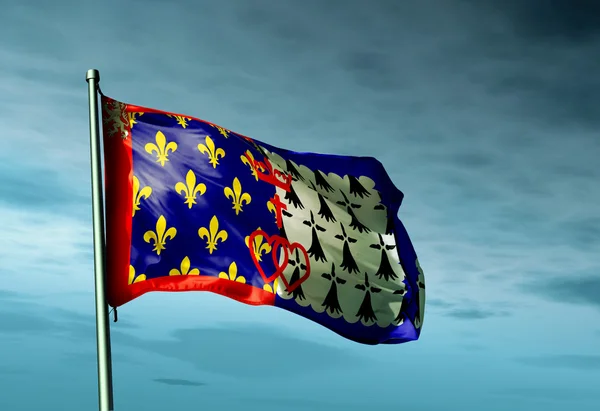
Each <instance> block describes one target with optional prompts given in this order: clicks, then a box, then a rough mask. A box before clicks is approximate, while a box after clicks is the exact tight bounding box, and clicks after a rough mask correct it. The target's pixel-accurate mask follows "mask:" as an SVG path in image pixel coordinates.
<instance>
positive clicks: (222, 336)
mask: <svg viewBox="0 0 600 411" xmlns="http://www.w3.org/2000/svg"><path fill="white" fill-rule="evenodd" d="M133 330H135V327H131V326H130V325H128V323H123V322H121V321H119V322H117V323H111V339H112V341H113V344H112V347H113V348H112V350H113V358H114V361H115V362H132V363H137V362H139V358H140V355H141V356H145V358H147V357H148V356H149V355H150V356H152V355H159V356H161V357H163V358H170V359H175V360H178V361H181V362H185V363H188V364H191V365H192V366H194V367H195V368H197V369H198V370H201V371H203V372H208V373H213V374H217V375H223V376H233V377H238V378H274V377H278V376H295V377H297V376H301V375H303V374H313V373H316V372H320V371H327V370H332V369H336V370H337V369H344V368H347V367H350V368H352V367H357V366H360V365H363V364H365V363H366V361H367V357H363V356H362V355H359V354H356V353H355V352H351V351H346V350H344V349H341V348H339V347H337V348H336V347H331V346H328V345H324V344H320V343H317V342H313V341H308V340H302V339H299V338H296V337H294V336H292V335H290V334H287V333H285V332H284V331H280V330H278V329H277V328H275V327H270V326H266V325H264V324H246V323H226V324H221V325H220V326H214V327H211V326H207V327H203V328H194V329H177V330H175V331H173V332H172V333H171V335H170V338H169V339H156V338H148V337H144V338H142V337H136V336H135V335H134V334H133V332H132V331H133ZM0 334H8V335H20V336H22V335H32V334H33V335H37V336H42V335H43V336H44V337H45V338H55V339H60V340H63V339H65V338H66V339H67V340H68V341H70V342H71V343H74V344H76V346H77V347H81V346H84V345H83V342H86V343H85V346H87V347H89V351H85V350H83V351H82V350H81V349H80V348H79V349H77V350H73V349H70V351H68V353H67V354H65V359H66V360H67V361H69V362H71V363H73V362H78V361H79V360H81V359H85V361H90V362H91V361H95V351H93V349H92V347H95V345H94V342H95V317H94V315H92V314H87V313H86V314H81V313H79V312H76V311H72V310H67V309H63V308H58V307H53V306H47V305H44V304H37V303H35V302H26V301H24V302H16V301H13V302H10V304H1V305H0ZM194 347H196V348H194ZM140 353H143V354H140ZM215 353H223V354H222V355H215ZM271 364H279V365H277V366H271Z"/></svg>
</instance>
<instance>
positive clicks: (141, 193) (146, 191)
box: [131, 176, 152, 217]
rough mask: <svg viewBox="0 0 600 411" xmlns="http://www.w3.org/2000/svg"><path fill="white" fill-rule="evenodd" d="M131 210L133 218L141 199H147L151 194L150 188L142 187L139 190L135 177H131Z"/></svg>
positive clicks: (138, 182)
mask: <svg viewBox="0 0 600 411" xmlns="http://www.w3.org/2000/svg"><path fill="white" fill-rule="evenodd" d="M132 186H133V210H132V212H131V216H132V217H133V216H135V212H136V211H138V210H139V209H140V201H142V198H145V199H147V198H148V197H150V194H152V187H149V186H144V187H143V188H142V189H141V190H140V180H138V178H137V177H136V176H133V182H132Z"/></svg>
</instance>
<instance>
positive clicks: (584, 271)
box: [0, 0, 600, 411]
mask: <svg viewBox="0 0 600 411" xmlns="http://www.w3.org/2000/svg"><path fill="white" fill-rule="evenodd" d="M0 9H1V10H2V13H1V14H0V39H2V42H1V47H0V127H1V130H2V134H3V138H2V142H3V143H2V150H0V226H1V227H2V230H3V235H2V236H0V385H1V386H2V396H0V409H6V410H9V409H10V410H14V411H17V410H37V409H61V410H65V411H70V410H83V409H94V408H95V407H97V405H96V404H97V394H96V366H95V334H94V311H93V310H94V301H93V271H92V242H91V241H92V234H91V209H90V207H91V205H90V181H89V147H88V146H89V137H88V112H87V110H88V108H87V87H86V83H85V72H86V70H87V69H89V68H97V69H99V70H100V73H101V77H102V78H101V86H102V89H103V91H104V92H105V93H106V94H107V95H109V96H111V97H113V98H116V99H120V100H122V101H126V102H130V103H133V104H138V105H143V106H147V107H153V108H158V109H164V110H168V111H173V112H180V113H185V114H189V115H192V116H197V117H200V118H203V119H206V120H209V121H212V122H215V123H217V124H220V125H223V126H225V127H228V128H230V129H232V130H234V131H237V132H240V133H242V134H245V135H248V136H252V137H255V138H257V139H259V140H262V141H265V142H267V143H270V144H273V145H276V146H280V147H285V148H290V149H295V150H300V151H315V152H324V153H336V154H364V155H372V156H375V157H377V158H379V159H380V160H381V161H382V162H383V164H384V165H385V166H386V168H387V169H388V171H389V174H390V176H391V177H392V179H393V181H394V182H395V184H396V185H397V186H398V187H399V188H400V189H401V190H402V191H403V192H404V194H405V199H404V202H403V205H402V207H401V209H400V214H399V215H400V218H401V219H402V220H403V222H404V224H405V225H406V226H407V229H408V231H409V233H410V234H411V237H412V239H413V243H414V245H415V248H416V250H417V253H418V255H419V260H420V262H421V265H422V267H423V269H424V271H425V275H426V281H427V292H428V304H427V311H426V312H427V314H426V317H425V323H424V328H423V332H422V334H421V339H420V340H419V341H417V342H413V343H409V344H404V345H397V346H377V347H371V346H362V345H359V344H355V343H351V342H349V341H346V340H344V339H342V338H340V337H338V336H337V335H335V334H333V333H331V332H329V331H328V330H326V329H324V328H321V327H319V326H318V325H316V324H313V323H311V322H309V321H307V320H304V319H303V318H300V317H296V316H294V315H292V314H290V313H287V312H285V311H283V310H278V309H275V308H271V307H248V306H245V305H243V304H240V303H236V302H233V301H230V300H229V299H227V298H224V297H219V296H216V295H211V294H209V293H185V294H166V293H164V294H148V295H145V296H143V297H141V298H139V299H137V300H135V301H133V302H131V303H130V304H128V305H126V306H124V307H122V308H121V309H120V310H119V322H118V323H116V324H113V325H112V330H113V354H114V384H115V405H116V409H117V410H132V409H144V410H147V411H151V410H164V409H165V408H167V407H168V408H170V409H177V410H196V409H199V408H201V409H209V410H215V411H218V410H235V409H247V410H253V409H260V410H262V411H270V410H290V411H295V410H338V409H339V410H348V411H352V410H367V409H368V410H387V409H401V408H403V407H406V408H411V409H414V410H427V411H428V410H435V411H437V410H440V409H445V410H461V411H465V410H475V411H479V410H484V409H485V410H489V411H495V410H498V411H504V410H511V411H518V410H527V411H535V410H538V409H540V410H541V409H543V410H545V411H553V410H564V409H565V408H566V407H568V408H569V409H577V410H592V409H597V407H598V404H599V403H600V393H599V392H598V390H597V381H598V379H599V378H600V348H599V347H600V259H599V258H598V256H599V255H600V209H599V206H598V204H600V185H599V184H598V181H599V179H600V168H599V167H598V158H600V137H599V134H598V130H599V126H600V100H599V98H598V96H599V95H600V77H599V76H598V72H600V71H599V70H600V65H599V62H600V19H599V17H598V16H600V10H599V9H598V6H593V5H591V2H589V1H584V0H568V1H567V0H553V1H542V0H531V1H516V0H510V1H509V0H507V1H502V2H498V1H496V2H493V1H491V0H481V1H467V0H448V1H443V0H437V1H434V0H421V1H419V2H400V1H391V0H388V1H375V0H373V1H368V2H367V1H355V0H349V1H341V0H328V1H317V0H308V1H302V2H300V1H291V0H281V1H275V0H272V1H267V0H252V1H250V0H248V1H242V0H235V1H233V0H231V1H223V0H211V1H208V0H207V1H200V0H195V1H173V2H161V1H155V0H146V1H127V2H123V1H113V0H106V1H102V2H100V1H96V2H91V1H87V0H77V1H66V0H57V1H55V2H45V3H44V2H34V1H10V0H0ZM239 341H244V342H245V344H246V345H248V344H249V345H250V346H252V347H253V349H252V350H250V352H248V351H240V350H238V349H237V342H239Z"/></svg>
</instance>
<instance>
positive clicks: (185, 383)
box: [152, 378, 206, 387]
mask: <svg viewBox="0 0 600 411" xmlns="http://www.w3.org/2000/svg"><path fill="white" fill-rule="evenodd" d="M152 381H154V382H157V383H160V384H165V385H176V386H181V387H203V386H205V385H206V384H205V383H203V382H198V381H192V380H185V379H180V378H155V379H153V380H152Z"/></svg>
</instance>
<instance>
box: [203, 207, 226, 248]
mask: <svg viewBox="0 0 600 411" xmlns="http://www.w3.org/2000/svg"><path fill="white" fill-rule="evenodd" d="M198 236H200V238H205V239H206V243H207V244H206V248H208V252H209V253H210V254H212V253H213V251H215V250H216V249H217V243H218V242H219V240H221V242H223V241H225V240H227V231H225V230H219V220H218V219H217V216H216V215H215V216H213V218H211V219H210V224H209V229H206V227H200V228H199V229H198Z"/></svg>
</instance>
